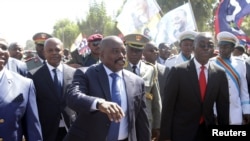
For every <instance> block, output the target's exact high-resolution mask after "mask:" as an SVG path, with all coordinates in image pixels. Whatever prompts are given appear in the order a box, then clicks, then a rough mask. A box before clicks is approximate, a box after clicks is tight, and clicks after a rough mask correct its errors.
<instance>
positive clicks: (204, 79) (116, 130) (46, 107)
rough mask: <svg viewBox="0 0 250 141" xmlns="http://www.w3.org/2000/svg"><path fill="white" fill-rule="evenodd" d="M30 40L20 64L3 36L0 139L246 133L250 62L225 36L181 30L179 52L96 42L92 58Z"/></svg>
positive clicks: (118, 139)
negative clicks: (221, 129)
mask: <svg viewBox="0 0 250 141" xmlns="http://www.w3.org/2000/svg"><path fill="white" fill-rule="evenodd" d="M33 40H34V43H35V49H36V55H35V56H33V57H29V58H26V59H25V60H24V59H23V58H25V57H26V56H23V54H22V51H23V48H22V46H21V45H20V44H19V43H17V42H13V43H8V42H7V40H6V39H4V38H1V37H0V84H1V89H0V140H7V141H8V140H10V141H21V140H27V141H85V140H86V141H207V140H210V138H209V134H210V131H209V130H208V129H209V128H208V127H211V126H220V125H238V126H250V100H249V89H250V58H249V57H248V55H246V54H245V52H246V51H245V50H246V49H245V47H244V46H242V45H240V44H238V43H239V41H238V39H237V37H236V36H234V35H233V34H231V33H229V32H225V31H223V32H220V33H219V34H218V35H217V36H216V41H215V37H214V36H213V35H212V34H211V33H209V32H195V31H184V32H182V33H181V34H180V36H179V41H178V43H179V51H178V53H176V50H173V49H172V48H171V47H170V45H168V44H166V43H160V44H159V45H157V44H156V43H155V42H153V41H151V40H150V39H149V38H148V37H146V36H144V35H141V34H128V35H126V36H124V37H123V38H120V37H118V36H114V35H110V36H105V37H104V36H103V35H101V34H93V35H90V36H89V37H88V38H87V42H88V47H89V49H90V50H91V51H90V53H89V54H87V55H86V56H82V55H81V54H79V52H78V49H76V50H74V51H72V52H70V54H69V50H67V49H65V48H64V46H63V42H62V41H61V40H60V39H58V38H56V37H53V36H52V35H50V34H48V33H44V32H40V33H37V34H35V35H34V36H33ZM69 56H70V57H69Z"/></svg>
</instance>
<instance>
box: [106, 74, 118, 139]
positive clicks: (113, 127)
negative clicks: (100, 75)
mask: <svg viewBox="0 0 250 141" xmlns="http://www.w3.org/2000/svg"><path fill="white" fill-rule="evenodd" d="M110 76H111V77H112V92H111V99H112V102H116V103H117V104H118V105H120V106H121V95H120V91H119V87H118V83H117V78H118V75H117V74H116V73H111V74H110ZM119 126H120V123H119V122H118V123H116V122H115V121H112V122H111V124H110V128H109V133H108V136H107V141H117V140H118V134H119Z"/></svg>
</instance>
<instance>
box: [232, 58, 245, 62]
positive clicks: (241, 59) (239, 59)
mask: <svg viewBox="0 0 250 141" xmlns="http://www.w3.org/2000/svg"><path fill="white" fill-rule="evenodd" d="M234 58H235V60H238V61H242V62H244V59H243V58H240V57H234Z"/></svg>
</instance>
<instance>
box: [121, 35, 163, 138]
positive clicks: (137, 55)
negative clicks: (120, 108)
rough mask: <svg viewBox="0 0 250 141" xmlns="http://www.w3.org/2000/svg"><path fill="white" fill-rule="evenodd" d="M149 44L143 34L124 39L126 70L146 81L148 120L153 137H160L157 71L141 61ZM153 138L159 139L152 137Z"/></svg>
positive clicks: (160, 106) (149, 64)
mask: <svg viewBox="0 0 250 141" xmlns="http://www.w3.org/2000/svg"><path fill="white" fill-rule="evenodd" d="M147 42H149V39H148V38H147V37H146V36H144V35H141V34H129V35H126V36H125V37H124V43H125V45H126V49H127V63H126V64H125V66H124V68H125V69H127V70H129V71H131V72H134V73H136V74H137V75H139V76H141V77H142V78H143V79H144V83H145V93H146V106H147V108H148V112H149V114H148V119H149V122H150V127H151V129H152V135H159V129H160V118H161V108H162V103H161V96H160V92H159V84H158V80H157V70H156V68H155V67H154V65H153V64H151V63H148V62H145V61H142V60H141V58H142V53H143V49H144V46H145V44H146V43H147ZM152 138H158V137H156V136H152Z"/></svg>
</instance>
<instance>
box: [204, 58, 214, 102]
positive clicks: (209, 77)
mask: <svg viewBox="0 0 250 141" xmlns="http://www.w3.org/2000/svg"><path fill="white" fill-rule="evenodd" d="M214 72H215V68H214V66H213V65H212V63H210V64H209V67H208V75H207V88H206V94H205V98H204V100H206V99H207V98H208V97H209V95H207V94H208V93H209V90H211V89H212V83H213V82H214V81H216V80H214V77H213V76H212V75H213V73H214Z"/></svg>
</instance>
